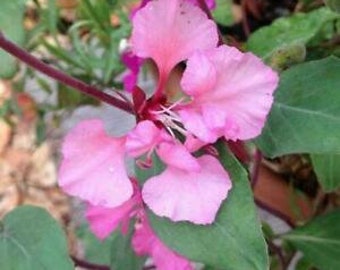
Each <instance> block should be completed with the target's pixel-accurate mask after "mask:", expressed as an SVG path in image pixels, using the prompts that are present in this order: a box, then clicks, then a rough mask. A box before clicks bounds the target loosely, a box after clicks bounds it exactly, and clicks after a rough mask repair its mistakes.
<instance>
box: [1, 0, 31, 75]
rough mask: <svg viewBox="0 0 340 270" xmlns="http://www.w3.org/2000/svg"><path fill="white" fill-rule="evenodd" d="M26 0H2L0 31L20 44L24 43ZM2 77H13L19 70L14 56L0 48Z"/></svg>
mask: <svg viewBox="0 0 340 270" xmlns="http://www.w3.org/2000/svg"><path fill="white" fill-rule="evenodd" d="M25 2H26V1H25V0H13V1H1V8H0V31H1V32H3V34H4V35H5V36H6V38H8V39H10V40H11V41H13V42H15V43H16V44H18V45H20V46H21V45H23V44H24V41H25V32H24V28H23V18H24V11H25ZM0 63H1V64H0V78H6V79H7V78H11V77H12V76H14V74H15V72H16V71H17V64H16V63H17V62H16V60H15V58H14V57H12V56H11V55H9V54H8V53H6V52H5V51H3V50H1V49H0Z"/></svg>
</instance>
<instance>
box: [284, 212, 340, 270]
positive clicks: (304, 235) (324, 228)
mask: <svg viewBox="0 0 340 270" xmlns="http://www.w3.org/2000/svg"><path fill="white" fill-rule="evenodd" d="M339 223H340V211H339V210H338V211H334V212H332V213H329V214H326V215H324V216H320V217H317V218H316V219H315V220H312V221H311V222H309V223H308V224H306V225H305V226H303V227H300V228H297V229H294V230H292V231H290V232H289V233H287V234H286V235H283V236H282V237H283V239H285V240H287V241H289V242H290V243H291V244H292V245H293V246H295V247H296V248H297V249H298V250H300V251H302V252H303V254H304V257H305V258H306V259H308V260H309V261H310V262H312V263H313V265H315V266H316V267H318V268H319V269H321V270H328V269H329V270H333V269H339V265H340V264H339V258H340V226H339Z"/></svg>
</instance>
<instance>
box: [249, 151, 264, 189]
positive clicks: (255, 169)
mask: <svg viewBox="0 0 340 270" xmlns="http://www.w3.org/2000/svg"><path fill="white" fill-rule="evenodd" d="M261 161H262V153H261V151H260V149H258V148H257V149H256V152H255V155H254V166H253V170H252V173H251V179H250V183H251V187H252V188H254V187H255V185H256V183H257V180H258V178H259V172H260V166H261Z"/></svg>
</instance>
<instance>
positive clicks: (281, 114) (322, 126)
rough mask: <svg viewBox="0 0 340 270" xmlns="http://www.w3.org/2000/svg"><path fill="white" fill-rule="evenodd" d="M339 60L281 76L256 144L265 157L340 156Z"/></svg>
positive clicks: (309, 64) (304, 66) (297, 68)
mask: <svg viewBox="0 0 340 270" xmlns="http://www.w3.org/2000/svg"><path fill="white" fill-rule="evenodd" d="M339 70H340V60H339V59H338V58H335V57H329V58H326V59H323V60H318V61H312V62H307V63H304V64H300V65H297V66H294V67H292V68H290V69H288V70H287V71H285V72H283V73H282V76H281V80H280V85H279V88H278V89H277V90H276V92H275V102H274V104H273V107H272V110H271V112H270V114H269V117H268V120H267V123H266V125H265V127H264V129H263V132H262V135H261V136H260V137H259V138H258V139H257V140H256V143H257V145H258V146H259V147H260V149H261V150H262V151H263V152H264V154H265V155H266V156H269V157H276V156H280V155H284V154H290V153H320V154H321V153H340V136H339V134H340V106H339V104H340V91H339V89H340V76H339Z"/></svg>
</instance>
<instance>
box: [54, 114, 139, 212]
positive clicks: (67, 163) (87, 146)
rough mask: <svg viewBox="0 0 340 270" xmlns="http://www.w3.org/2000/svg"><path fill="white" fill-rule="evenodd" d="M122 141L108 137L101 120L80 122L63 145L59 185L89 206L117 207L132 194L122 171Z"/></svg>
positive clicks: (130, 185) (123, 168) (121, 139)
mask: <svg viewBox="0 0 340 270" xmlns="http://www.w3.org/2000/svg"><path fill="white" fill-rule="evenodd" d="M124 142H125V139H123V138H113V137H109V136H107V135H106V134H105V131H104V127H103V123H102V122H101V121H100V120H88V121H83V122H81V123H79V124H78V125H77V126H76V127H75V128H73V129H72V130H71V131H70V133H69V134H68V135H67V136H66V138H65V139H64V142H63V145H62V154H63V159H62V161H61V166H60V169H59V185H60V186H61V187H62V189H63V190H64V191H65V192H67V193H68V194H70V195H73V196H78V197H80V198H81V199H83V200H86V201H88V202H89V203H91V204H92V205H100V206H103V207H116V206H119V205H120V204H122V203H123V202H125V201H126V200H128V199H129V198H130V197H131V195H132V193H133V188H132V184H131V182H130V180H129V178H128V175H127V173H126V170H125V164H124Z"/></svg>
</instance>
